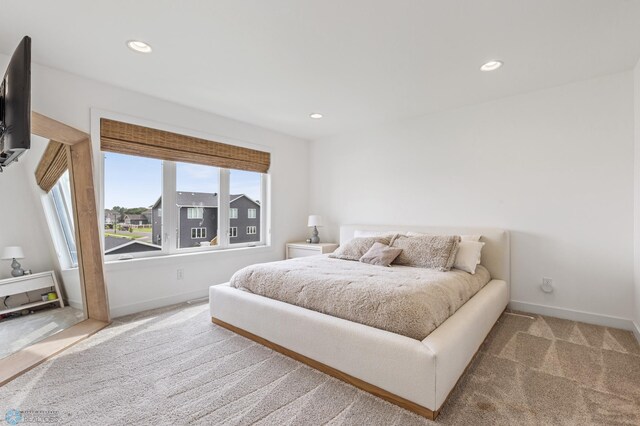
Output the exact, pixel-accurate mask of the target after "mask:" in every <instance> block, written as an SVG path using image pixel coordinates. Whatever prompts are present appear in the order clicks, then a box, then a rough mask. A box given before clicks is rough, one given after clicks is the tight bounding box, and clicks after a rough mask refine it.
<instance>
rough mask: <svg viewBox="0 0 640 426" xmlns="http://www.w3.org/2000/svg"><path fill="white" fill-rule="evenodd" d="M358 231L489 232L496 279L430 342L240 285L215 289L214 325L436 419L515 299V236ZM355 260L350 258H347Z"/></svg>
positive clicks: (350, 230)
mask: <svg viewBox="0 0 640 426" xmlns="http://www.w3.org/2000/svg"><path fill="white" fill-rule="evenodd" d="M356 230H368V231H397V232H407V231H414V232H423V233H433V234H455V235H471V234H481V235H482V241H483V242H484V243H485V246H484V248H483V251H482V265H483V266H484V268H486V269H487V270H488V272H489V273H490V275H491V280H490V281H489V282H488V283H487V284H486V285H484V286H483V287H482V289H481V290H479V291H478V292H477V293H476V294H475V295H474V296H473V297H471V298H470V299H469V300H468V301H467V302H466V303H464V304H463V305H462V306H461V307H460V308H459V309H457V310H456V311H455V313H453V314H452V315H451V316H449V317H448V318H447V319H446V320H444V322H442V323H441V324H439V325H438V326H437V328H435V330H433V331H432V332H430V333H429V334H428V335H427V336H426V337H425V338H424V339H421V340H419V339H416V338H411V337H407V336H404V335H401V334H398V333H394V332H391V331H387V330H383V329H381V328H376V327H372V326H369V325H365V324H361V323H358V322H354V321H350V320H348V319H344V318H338V317H335V316H331V315H328V314H325V313H321V312H317V311H315V310H310V309H306V308H304V307H300V306H296V305H293V304H289V303H285V302H281V301H279V300H275V299H271V298H268V297H264V296H260V295H257V294H253V293H250V292H247V291H243V290H239V289H237V288H233V287H231V286H230V285H229V283H225V284H220V285H215V286H212V287H211V288H210V292H209V295H210V298H209V299H210V300H209V303H210V311H211V318H212V321H213V322H214V323H216V324H218V325H220V326H222V327H225V328H227V329H230V330H232V331H234V332H236V333H238V334H241V335H243V336H245V337H248V338H250V339H253V340H255V341H257V342H259V343H261V344H263V345H265V346H268V347H270V348H272V349H274V350H277V351H279V352H281V353H283V354H285V355H287V356H290V357H292V358H295V359H297V360H299V361H301V362H304V363H306V364H308V365H310V366H312V367H314V368H316V369H318V370H321V371H323V372H325V373H327V374H330V375H332V376H334V377H337V378H339V379H341V380H344V381H346V382H348V383H351V384H352V385H355V386H357V387H359V388H361V389H363V390H365V391H368V392H370V393H372V394H375V395H377V396H379V397H381V398H384V399H386V400H387V401H390V402H392V403H394V404H396V405H399V406H402V407H404V408H406V409H409V410H411V411H414V412H416V413H418V414H420V415H422V416H424V417H427V418H429V419H435V418H436V417H437V415H438V413H439V411H440V410H441V408H442V406H443V405H444V403H445V401H446V398H447V396H448V395H449V393H450V392H451V390H452V389H453V387H454V386H455V384H456V383H457V381H458V379H459V378H460V377H461V376H462V374H463V372H464V370H465V369H466V367H467V365H468V364H469V363H470V362H471V360H472V359H473V356H474V355H475V353H476V352H477V350H478V348H479V347H480V345H481V344H482V342H483V341H484V339H485V338H486V336H487V334H488V333H489V331H490V330H491V328H492V327H493V325H494V324H495V322H496V321H497V319H498V318H499V317H500V314H501V313H502V312H503V311H504V309H505V308H506V306H507V303H508V301H509V276H510V254H509V234H508V232H507V231H505V230H501V229H493V228H453V227H449V228H442V227H416V226H371V225H348V226H342V227H341V229H340V243H341V244H344V243H345V242H347V241H349V240H351V239H352V238H353V236H354V233H355V231H356ZM343 262H348V261H343Z"/></svg>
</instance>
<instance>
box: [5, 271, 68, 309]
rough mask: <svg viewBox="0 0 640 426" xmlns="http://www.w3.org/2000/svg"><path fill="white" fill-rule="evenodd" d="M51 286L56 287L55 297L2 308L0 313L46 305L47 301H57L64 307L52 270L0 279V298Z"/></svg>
mask: <svg viewBox="0 0 640 426" xmlns="http://www.w3.org/2000/svg"><path fill="white" fill-rule="evenodd" d="M51 287H53V288H55V289H56V294H57V295H58V298H57V299H55V300H47V301H42V300H39V301H37V302H33V303H27V304H26V305H21V306H16V307H14V308H8V309H3V310H1V311H0V315H2V314H8V313H11V312H16V311H21V310H23V309H30V308H34V307H36V306H42V305H48V304H49V303H58V304H60V307H61V308H64V302H63V301H62V294H61V293H60V286H58V280H57V279H56V275H55V274H54V273H53V271H47V272H41V273H39V274H31V275H24V276H22V277H16V278H8V279H6V280H0V298H4V297H6V296H13V295H15V294H21V293H26V292H28V291H34V290H42V289H45V288H51ZM3 307H4V306H3Z"/></svg>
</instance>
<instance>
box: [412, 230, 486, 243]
mask: <svg viewBox="0 0 640 426" xmlns="http://www.w3.org/2000/svg"><path fill="white" fill-rule="evenodd" d="M424 235H434V234H425V233H421V232H413V231H409V232H407V237H422V236H424ZM481 237H482V235H460V241H480V238H481Z"/></svg>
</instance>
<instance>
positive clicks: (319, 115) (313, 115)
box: [309, 112, 322, 118]
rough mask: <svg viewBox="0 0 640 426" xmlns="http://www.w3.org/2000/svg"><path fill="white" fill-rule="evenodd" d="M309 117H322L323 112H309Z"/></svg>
mask: <svg viewBox="0 0 640 426" xmlns="http://www.w3.org/2000/svg"><path fill="white" fill-rule="evenodd" d="M309 117H311V118H322V114H320V113H319V112H314V113H313V114H309Z"/></svg>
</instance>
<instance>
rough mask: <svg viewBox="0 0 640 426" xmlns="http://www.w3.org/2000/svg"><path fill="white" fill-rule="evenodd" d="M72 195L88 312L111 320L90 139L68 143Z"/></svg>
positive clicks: (105, 319) (92, 316)
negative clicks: (72, 143)
mask: <svg viewBox="0 0 640 426" xmlns="http://www.w3.org/2000/svg"><path fill="white" fill-rule="evenodd" d="M67 150H68V158H70V159H71V161H70V164H69V174H70V178H71V179H70V180H71V199H72V201H73V215H74V223H75V225H76V226H75V230H76V245H77V247H78V271H79V272H80V282H81V283H82V287H83V288H84V294H85V300H84V302H85V305H86V310H87V315H88V317H89V318H93V319H96V320H99V321H106V322H109V321H110V315H109V299H108V296H107V287H106V285H105V279H104V262H103V256H102V248H101V245H100V232H99V230H100V227H99V224H98V213H97V208H96V198H95V189H94V185H93V167H92V164H93V160H92V159H93V157H92V155H91V141H90V140H89V139H88V138H85V139H84V141H82V142H79V143H76V144H74V145H69V146H67Z"/></svg>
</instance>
